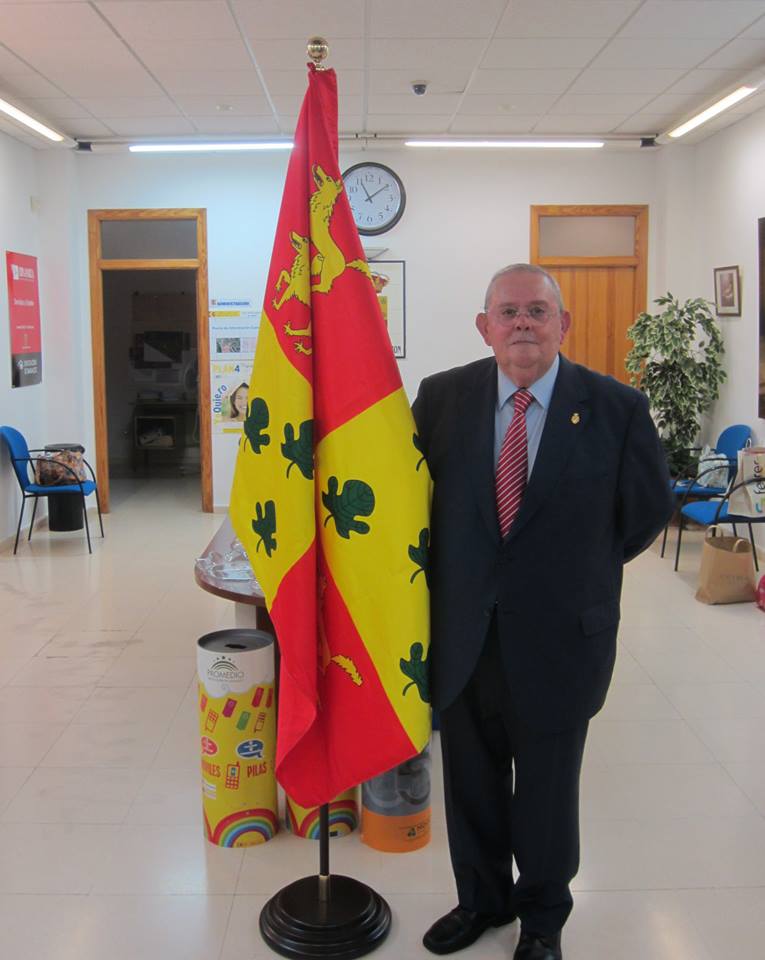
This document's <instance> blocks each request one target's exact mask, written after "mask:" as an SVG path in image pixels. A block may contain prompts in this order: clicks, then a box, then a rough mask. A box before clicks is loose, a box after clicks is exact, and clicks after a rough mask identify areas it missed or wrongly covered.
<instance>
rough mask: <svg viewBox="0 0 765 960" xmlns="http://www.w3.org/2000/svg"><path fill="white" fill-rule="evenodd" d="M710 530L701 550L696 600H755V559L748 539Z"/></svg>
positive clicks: (713, 528) (712, 528) (713, 601)
mask: <svg viewBox="0 0 765 960" xmlns="http://www.w3.org/2000/svg"><path fill="white" fill-rule="evenodd" d="M717 530H718V528H717V527H709V529H708V530H707V532H706V535H705V537H704V545H703V546H702V548H701V569H700V570H699V588H698V590H697V591H696V599H697V600H700V601H701V602H702V603H751V602H753V601H754V598H755V587H754V560H753V559H752V549H751V546H750V545H749V542H748V541H747V540H742V539H741V538H740V537H727V536H722V535H716V534H717Z"/></svg>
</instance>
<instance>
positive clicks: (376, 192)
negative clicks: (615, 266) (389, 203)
mask: <svg viewBox="0 0 765 960" xmlns="http://www.w3.org/2000/svg"><path fill="white" fill-rule="evenodd" d="M387 189H388V184H387V183H386V184H385V186H384V187H380V189H379V190H375V192H374V193H373V194H369V193H368V194H367V197H368V198H369V199H370V200H373V199H374V198H375V197H376V196H377V194H378V193H382V192H383V190H387Z"/></svg>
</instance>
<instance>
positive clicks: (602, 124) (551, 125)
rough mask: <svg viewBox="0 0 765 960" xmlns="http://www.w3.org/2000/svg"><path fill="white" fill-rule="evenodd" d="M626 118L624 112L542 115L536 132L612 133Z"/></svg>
mask: <svg viewBox="0 0 765 960" xmlns="http://www.w3.org/2000/svg"><path fill="white" fill-rule="evenodd" d="M623 119H624V114H623V113H618V114H616V113H612V114H595V115H593V116H570V117H563V116H561V117H553V116H546V117H542V119H541V120H540V121H539V123H538V124H537V125H536V126H535V127H534V133H545V134H548V133H600V134H606V133H610V132H611V131H612V130H613V129H614V127H616V126H617V124H619V123H620V122H621V121H622V120H623Z"/></svg>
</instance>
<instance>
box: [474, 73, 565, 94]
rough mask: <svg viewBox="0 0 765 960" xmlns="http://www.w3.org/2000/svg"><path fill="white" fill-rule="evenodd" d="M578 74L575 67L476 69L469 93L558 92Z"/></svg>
mask: <svg viewBox="0 0 765 960" xmlns="http://www.w3.org/2000/svg"><path fill="white" fill-rule="evenodd" d="M578 75H579V70H578V69H577V68H576V67H569V68H568V69H565V70H559V69H555V68H551V69H538V70H531V69H530V70H478V71H477V72H476V74H475V77H474V78H473V82H472V83H471V84H470V93H471V94H479V93H555V94H560V93H563V91H564V90H565V89H566V88H567V87H569V86H570V85H571V83H573V81H574V80H575V79H576V77H577V76H578Z"/></svg>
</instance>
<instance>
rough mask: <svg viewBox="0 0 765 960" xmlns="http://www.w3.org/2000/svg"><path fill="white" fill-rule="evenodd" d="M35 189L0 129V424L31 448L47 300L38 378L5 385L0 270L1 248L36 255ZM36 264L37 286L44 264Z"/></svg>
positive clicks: (6, 519)
mask: <svg viewBox="0 0 765 960" xmlns="http://www.w3.org/2000/svg"><path fill="white" fill-rule="evenodd" d="M37 191H38V179H37V155H36V153H35V151H34V150H32V149H31V148H29V147H26V146H24V145H23V144H21V143H18V142H17V141H15V140H12V139H11V138H10V137H7V136H5V134H3V133H0V255H1V256H2V265H1V267H0V304H2V317H1V318H0V324H1V325H2V333H0V423H3V424H8V425H9V426H12V427H16V429H17V430H20V431H21V432H22V433H23V434H24V435H25V436H26V437H27V440H28V442H29V445H30V446H32V447H35V446H38V443H37V442H36V441H38V440H40V439H41V438H42V436H44V433H43V432H42V431H41V427H43V426H44V425H45V423H46V419H47V405H46V402H45V390H46V387H47V383H46V378H47V376H48V369H47V365H48V362H49V357H48V352H47V323H46V320H47V303H46V301H45V300H44V299H43V297H42V294H43V290H42V289H41V291H40V295H41V312H42V334H43V346H42V350H43V360H42V362H43V383H42V384H35V385H34V386H28V387H19V388H16V389H13V388H12V387H11V344H10V335H9V330H8V283H7V279H6V275H5V251H6V250H13V251H15V252H17V253H26V254H30V255H31V256H37V257H39V255H40V231H39V225H38V217H37V215H36V214H34V213H33V212H32V209H31V203H30V198H31V197H33V196H35V195H36V194H37ZM38 266H39V267H40V271H39V273H40V280H39V283H40V286H41V287H42V283H43V281H42V276H43V275H44V271H45V267H44V265H43V264H42V263H40V264H38ZM0 474H1V475H2V493H0V539H3V538H4V537H7V536H9V535H10V533H11V531H14V530H15V527H16V521H17V519H18V510H19V504H20V495H19V492H18V486H17V484H16V480H15V478H14V477H13V475H12V472H11V467H10V461H9V459H8V455H7V452H6V450H5V445H4V444H3V445H2V449H1V450H0Z"/></svg>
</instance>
